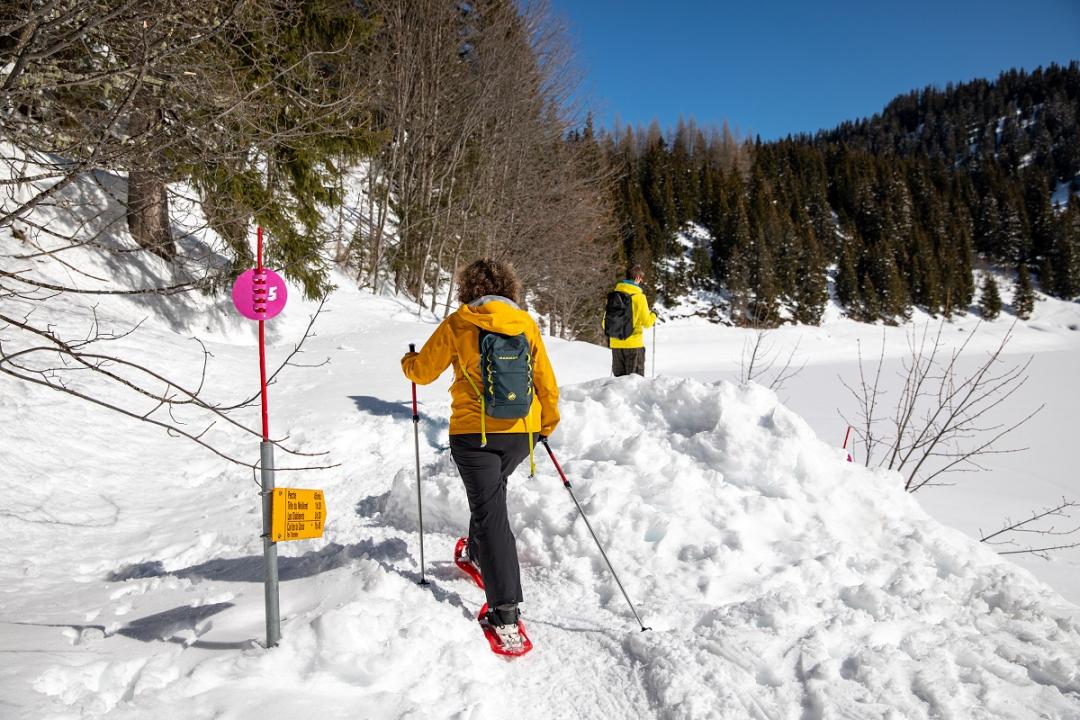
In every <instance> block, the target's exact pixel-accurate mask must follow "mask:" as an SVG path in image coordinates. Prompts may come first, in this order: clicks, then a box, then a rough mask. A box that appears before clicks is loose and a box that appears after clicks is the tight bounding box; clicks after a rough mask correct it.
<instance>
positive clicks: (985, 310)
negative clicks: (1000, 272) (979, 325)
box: [979, 273, 1001, 320]
mask: <svg viewBox="0 0 1080 720" xmlns="http://www.w3.org/2000/svg"><path fill="white" fill-rule="evenodd" d="M979 312H980V313H982V316H983V317H984V318H985V319H987V320H993V319H994V318H996V317H997V316H998V315H1000V314H1001V294H1000V293H998V286H997V282H996V281H995V280H994V276H993V275H991V274H990V273H986V275H985V276H984V277H983V285H982V295H981V297H980V298H979Z"/></svg>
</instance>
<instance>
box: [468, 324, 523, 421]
mask: <svg viewBox="0 0 1080 720" xmlns="http://www.w3.org/2000/svg"><path fill="white" fill-rule="evenodd" d="M480 380H481V382H482V383H483V384H484V390H483V393H484V412H485V413H486V414H487V415H489V416H490V417H494V418H523V417H525V416H526V415H528V414H529V409H530V408H531V407H532V399H533V367H532V348H531V347H530V346H529V341H528V339H527V338H526V337H525V334H524V333H521V334H520V335H503V334H501V333H496V332H488V331H486V330H481V331H480Z"/></svg>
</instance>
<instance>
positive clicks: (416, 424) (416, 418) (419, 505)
mask: <svg viewBox="0 0 1080 720" xmlns="http://www.w3.org/2000/svg"><path fill="white" fill-rule="evenodd" d="M409 352H412V353H414V352H416V345H415V344H414V343H409ZM412 426H413V445H414V446H415V447H416V517H417V518H418V519H419V521H420V583H419V584H420V585H427V584H428V581H427V578H425V577H424V501H423V498H422V497H421V495H420V414H419V413H418V412H417V411H416V383H413V384H412Z"/></svg>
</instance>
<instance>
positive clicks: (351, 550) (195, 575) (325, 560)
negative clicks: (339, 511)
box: [105, 538, 408, 583]
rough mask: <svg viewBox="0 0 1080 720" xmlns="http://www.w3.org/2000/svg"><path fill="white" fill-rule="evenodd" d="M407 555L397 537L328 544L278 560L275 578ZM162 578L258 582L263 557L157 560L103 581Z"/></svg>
mask: <svg viewBox="0 0 1080 720" xmlns="http://www.w3.org/2000/svg"><path fill="white" fill-rule="evenodd" d="M407 555H408V548H407V547H406V545H405V541H404V540H400V539H398V538H391V539H389V540H383V541H382V542H379V543H376V542H374V541H372V540H362V541H360V542H358V543H356V544H353V545H341V544H339V543H330V544H329V545H327V546H326V547H324V548H322V549H321V550H314V551H312V552H308V553H304V554H303V555H299V556H297V557H279V558H278V578H279V579H280V580H282V581H288V580H299V579H301V578H306V577H312V576H313V575H318V574H320V573H324V572H326V571H328V570H334V569H335V568H339V567H344V566H345V565H349V564H351V563H352V561H353V560H355V559H358V558H364V557H366V558H369V559H371V560H375V561H376V562H378V563H380V564H383V563H388V562H390V561H392V560H400V559H402V558H404V557H406V556H407ZM165 575H172V576H174V577H178V578H188V579H190V580H218V581H222V582H251V583H255V582H260V583H261V582H262V581H263V579H264V570H263V556H262V555H249V556H247V557H240V558H219V559H217V560H209V561H207V562H204V563H200V564H198V565H192V566H191V567H186V568H182V569H179V570H166V569H165V566H164V565H163V564H162V562H161V561H160V560H148V561H146V562H141V563H135V564H132V565H124V566H123V567H120V568H117V569H116V570H113V571H112V572H110V573H109V574H108V575H106V576H105V579H106V580H107V581H108V582H124V581H125V580H138V579H143V578H153V577H163V576H165Z"/></svg>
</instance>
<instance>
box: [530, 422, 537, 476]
mask: <svg viewBox="0 0 1080 720" xmlns="http://www.w3.org/2000/svg"><path fill="white" fill-rule="evenodd" d="M535 447H536V444H535V443H534V442H533V434H532V430H530V431H529V477H536V458H535V457H533V449H534V448H535Z"/></svg>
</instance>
